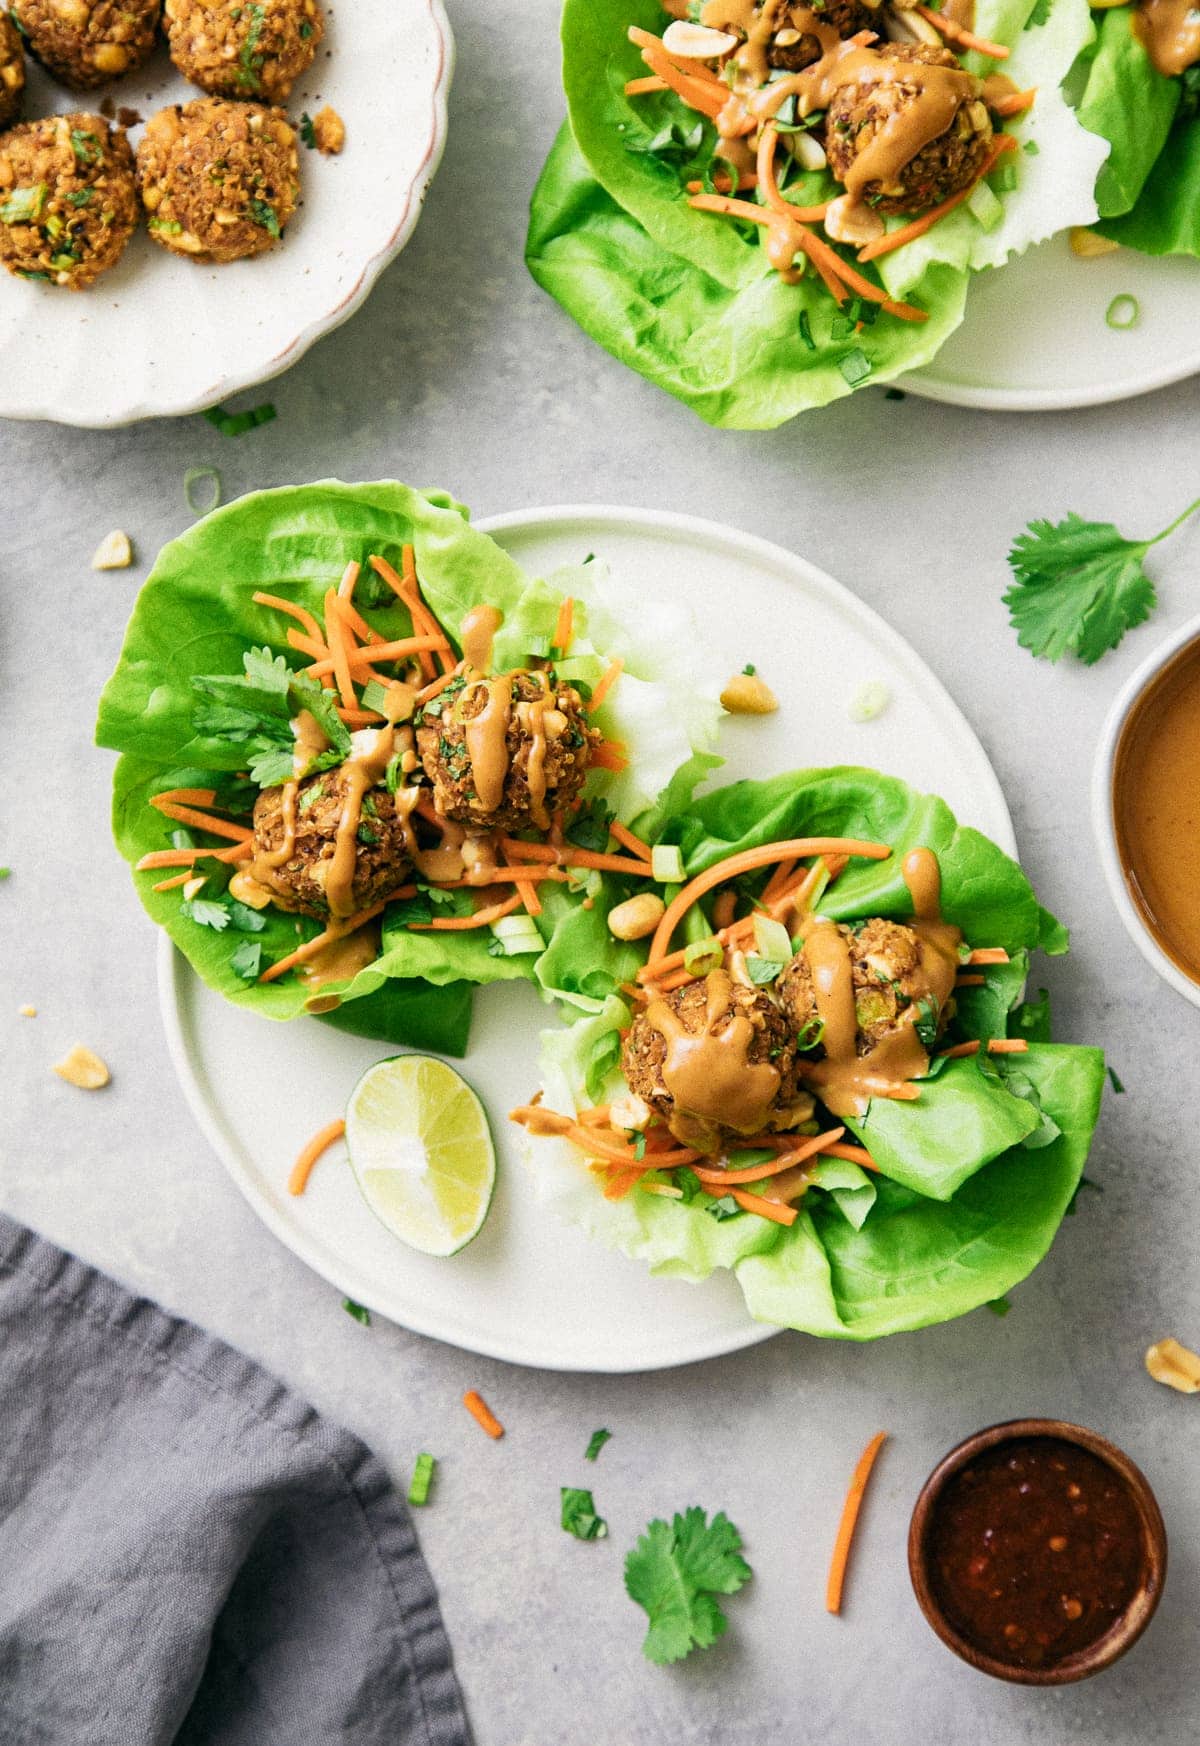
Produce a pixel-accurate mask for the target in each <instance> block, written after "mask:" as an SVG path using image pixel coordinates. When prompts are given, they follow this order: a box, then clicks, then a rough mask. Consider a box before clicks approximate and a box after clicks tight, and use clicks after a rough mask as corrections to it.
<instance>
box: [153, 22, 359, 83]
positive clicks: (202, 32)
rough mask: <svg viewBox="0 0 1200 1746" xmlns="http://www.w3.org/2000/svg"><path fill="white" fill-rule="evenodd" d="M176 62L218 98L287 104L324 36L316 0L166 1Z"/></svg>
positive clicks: (187, 75)
mask: <svg viewBox="0 0 1200 1746" xmlns="http://www.w3.org/2000/svg"><path fill="white" fill-rule="evenodd" d="M163 18H164V21H165V23H166V29H167V42H168V44H169V46H170V50H171V59H172V60H173V61H174V62H175V65H176V66H177V67H178V68H179V71H180V72H181V73H182V74H183V76H184V78H185V79H190V80H191V82H192V84H193V85H199V87H200V89H201V90H202V91H210V92H211V93H212V94H213V96H215V97H261V98H262V99H263V101H264V102H267V103H286V102H287V99H288V96H289V95H290V93H291V89H292V86H293V84H294V83H295V81H296V80H297V79H298V78H299V77H300V75H301V74H302V73H305V72H307V71H308V68H309V67H310V66H311V65H312V60H313V56H314V55H315V54H316V52H317V46H318V44H319V43H320V41H321V38H322V36H323V35H324V34H325V21H324V19H323V18H322V16H321V11H320V8H319V7H318V5H317V3H316V0H242V3H241V4H239V5H231V4H230V0H165V5H164V8H163Z"/></svg>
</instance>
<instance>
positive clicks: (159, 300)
mask: <svg viewBox="0 0 1200 1746" xmlns="http://www.w3.org/2000/svg"><path fill="white" fill-rule="evenodd" d="M325 18H326V33H325V40H324V42H323V43H322V45H321V47H320V49H319V51H318V53H317V58H316V60H315V61H314V63H313V65H312V67H311V68H310V69H309V72H308V73H307V74H306V75H305V77H304V78H303V79H302V80H301V81H299V82H298V83H297V85H296V86H295V88H294V90H293V92H292V96H291V99H290V102H289V103H288V106H287V107H288V110H289V113H290V115H291V117H292V120H293V121H294V122H295V121H298V120H299V118H300V116H301V115H302V114H303V113H304V112H305V111H307V112H308V113H309V114H310V115H315V114H316V113H317V111H318V110H320V109H321V108H323V107H324V105H325V104H326V103H330V104H332V105H333V107H334V108H335V109H336V110H337V112H338V114H339V115H340V116H341V117H342V119H343V120H344V122H345V123H346V148H345V150H344V151H343V152H342V154H341V156H340V157H336V158H325V157H322V156H321V155H320V154H319V153H318V152H315V151H306V150H305V149H304V147H303V146H301V148H300V174H301V179H302V182H301V186H302V204H301V206H300V209H299V211H298V212H297V214H296V217H295V218H294V219H293V220H292V222H291V224H290V225H289V226H288V229H287V234H286V236H285V237H284V240H283V242H282V243H281V244H280V245H279V246H278V247H277V248H275V249H272V250H271V251H270V252H269V253H268V254H266V255H261V256H259V257H258V259H256V260H252V261H238V262H234V263H232V264H230V265H227V266H220V267H214V266H202V265H199V264H197V263H195V262H192V261H187V260H183V259H181V258H180V257H179V256H177V255H171V254H168V252H167V251H166V250H165V249H162V248H159V247H158V246H157V245H156V244H155V243H153V242H151V240H150V237H149V235H148V234H147V232H146V230H145V229H144V227H143V228H142V229H139V231H138V232H137V234H136V235H135V236H134V237H133V239H132V240H131V242H130V244H129V247H128V248H127V249H126V251H125V254H124V255H123V256H122V258H121V260H120V262H119V263H118V264H117V266H116V267H114V268H113V270H112V272H110V273H106V274H105V275H104V276H103V278H101V279H100V280H99V281H98V282H97V283H96V285H95V286H93V287H92V289H91V290H88V291H79V292H69V291H64V290H60V289H58V288H57V287H54V286H49V285H40V284H29V283H26V282H24V281H22V280H20V279H15V278H13V277H11V275H9V274H8V273H3V272H0V417H5V418H50V419H55V420H57V421H58V422H59V423H60V424H76V425H88V426H104V425H119V424H128V423H130V422H131V421H132V420H134V419H139V418H160V417H168V416H173V415H175V414H179V413H187V412H196V411H199V410H200V409H201V408H202V407H206V406H211V405H212V404H213V403H214V402H215V401H219V400H222V399H224V398H225V396H226V395H231V394H234V393H236V392H237V391H238V390H239V389H241V388H249V387H251V386H253V385H254V384H255V383H258V382H265V381H266V380H267V379H268V378H269V377H271V376H277V375H279V374H280V372H281V371H283V370H286V369H288V368H289V367H290V366H291V365H292V364H294V363H295V362H296V360H297V359H298V358H300V357H301V356H303V354H304V353H305V352H306V351H307V350H308V348H309V346H310V345H312V343H313V341H314V340H316V339H319V338H320V337H321V335H322V334H325V333H328V332H329V331H330V330H331V329H332V328H335V327H337V326H338V325H339V324H340V323H341V322H343V321H345V320H346V319H347V318H348V317H349V316H351V315H353V313H354V311H355V310H356V309H357V308H358V307H359V305H360V304H361V303H362V302H363V300H364V299H365V298H366V296H367V294H368V292H369V291H370V290H371V287H372V286H373V285H374V283H375V280H376V279H377V278H378V277H379V274H380V273H381V272H382V271H383V268H384V267H385V266H387V264H388V262H389V261H391V260H392V259H394V257H395V256H396V255H397V254H399V252H400V250H401V249H402V248H403V247H404V245H405V243H406V242H407V241H408V238H409V236H410V235H411V234H412V231H413V227H414V226H415V224H416V222H417V219H418V217H419V216H420V211H421V202H422V200H423V198H424V195H425V190H426V188H427V187H428V185H429V181H430V179H431V177H432V176H433V173H434V171H435V170H436V168H437V165H438V161H439V159H440V157H441V155H442V147H443V144H444V142H445V136H446V95H447V92H448V89H449V85H450V75H451V71H452V68H453V60H454V46H453V40H452V38H451V35H450V26H449V24H448V22H447V19H446V15H445V12H444V11H443V9H442V0H333V4H332V5H330V4H328V0H325ZM29 72H30V85H29V90H28V93H27V98H26V105H25V114H26V115H27V116H31V117H32V116H38V115H46V114H49V113H51V112H52V111H60V112H61V111H63V110H75V109H88V108H91V109H96V108H98V106H99V104H100V101H101V99H102V98H105V97H111V99H112V101H113V103H114V104H115V105H117V106H118V107H125V108H128V109H133V110H136V111H137V113H138V114H139V115H141V116H142V117H144V118H146V119H148V118H149V117H150V116H151V115H152V114H153V113H154V112H155V110H157V109H161V108H163V107H164V106H165V105H166V104H169V103H186V102H189V101H190V100H191V99H192V98H194V97H201V96H203V92H201V91H198V90H196V89H195V87H194V86H190V85H187V84H186V83H185V81H184V80H183V79H181V78H180V77H179V75H178V74H177V73H176V72H175V69H174V67H173V66H172V65H171V63H170V61H169V60H168V59H167V53H166V49H165V47H163V46H162V44H161V43H160V45H159V47H158V49H157V50H156V52H155V55H154V57H153V59H152V60H151V61H150V62H149V63H148V64H147V65H146V66H145V67H143V68H142V69H141V71H140V72H138V73H134V74H132V75H131V76H130V77H129V78H127V79H124V80H122V81H120V82H119V83H118V84H116V85H113V86H111V87H106V88H105V89H104V90H103V91H97V92H91V93H71V92H68V91H66V90H64V89H63V88H62V87H60V86H56V85H55V84H54V83H53V82H52V81H51V80H50V78H49V77H48V76H47V74H46V73H45V72H44V71H43V69H42V68H40V67H39V66H38V65H37V64H36V62H33V61H32V60H31V61H30V62H29ZM140 134H141V129H140V127H132V128H131V129H130V138H131V140H132V141H133V142H134V143H135V144H136V142H137V140H138V138H139V137H140Z"/></svg>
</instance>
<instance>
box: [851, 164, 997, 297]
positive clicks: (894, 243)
mask: <svg viewBox="0 0 1200 1746" xmlns="http://www.w3.org/2000/svg"><path fill="white" fill-rule="evenodd" d="M1016 144H1017V142H1016V140H1015V139H1014V138H1013V136H1012V134H1011V133H998V134H996V135H995V136H994V138H993V140H992V143H991V145H990V146H989V147H988V154H987V156H986V157H985V158H984V160H983V164H982V166H981V168H980V171H979V174H978V176H976V178H975V180H974V181H973V182H972V183H971V184H970V186H969V187H967V188H960V189H959V191H958V193H957V194H951V196H950V198H949V199H948V200H943V201H942V202H941V204H940V205H938V206H931V207H930V209H929V211H928V212H923V213H922V214H921V216H920V218H914V219H913V220H912V222H911V223H910V224H903V225H901V227H900V229H899V230H890V231H888V233H887V234H886V236H881V237H878V238H877V239H876V240H875V242H872V243H868V244H867V245H866V247H865V248H861V249H859V251H858V261H859V265H860V266H864V265H865V264H866V263H867V262H868V261H877V260H878V259H879V257H880V256H881V255H890V254H891V253H892V251H893V249H900V248H903V247H904V245H905V243H910V242H914V241H915V240H916V238H917V237H919V236H924V235H925V232H926V231H927V230H929V229H930V228H931V227H932V226H933V225H935V224H936V223H937V221H938V219H939V218H944V217H945V216H946V214H947V213H948V212H952V211H953V210H954V208H955V207H956V206H961V205H962V203H963V201H964V200H969V199H970V197H971V195H972V194H973V193H974V192H975V190H976V188H978V186H979V184H980V183H981V182H982V181H983V179H984V177H985V176H990V175H991V173H992V171H993V170H994V169H995V168H996V165H997V164H998V163H999V161H1000V159H1001V158H1002V157H1003V156H1004V154H1005V152H1008V151H1014V150H1015V149H1016Z"/></svg>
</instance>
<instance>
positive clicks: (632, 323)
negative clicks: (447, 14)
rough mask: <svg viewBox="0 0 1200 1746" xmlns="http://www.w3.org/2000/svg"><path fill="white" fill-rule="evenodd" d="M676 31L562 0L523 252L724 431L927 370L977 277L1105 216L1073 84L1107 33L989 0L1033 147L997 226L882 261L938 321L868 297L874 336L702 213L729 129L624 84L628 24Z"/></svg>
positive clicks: (1099, 145)
mask: <svg viewBox="0 0 1200 1746" xmlns="http://www.w3.org/2000/svg"><path fill="white" fill-rule="evenodd" d="M668 22H669V20H668V18H667V15H666V14H665V13H664V12H663V11H662V9H661V8H660V6H659V5H658V3H657V0H565V5H564V9H563V22H562V38H563V82H564V87H565V91H566V96H567V105H568V122H567V124H566V125H565V126H564V128H563V130H562V132H561V133H560V134H559V136H558V139H557V140H556V142H555V145H554V147H553V150H552V151H551V153H550V156H549V159H548V161H547V163H546V166H545V168H544V170H543V172H542V175H541V178H540V180H539V182H538V185H537V188H536V190H535V192H534V196H533V203H532V211H531V222H530V229H529V236H528V243H527V261H528V264H529V267H530V270H531V272H532V273H533V276H534V278H535V279H537V281H538V282H539V284H541V285H542V286H543V287H544V288H545V289H546V290H548V291H549V292H550V294H551V295H552V296H554V297H555V298H556V299H557V301H558V302H560V303H561V304H562V305H563V307H564V308H565V309H566V310H567V312H568V313H569V314H570V315H572V316H573V317H574V318H575V320H576V321H578V322H579V324H580V325H581V326H582V327H584V328H585V330H586V331H587V332H588V333H590V334H591V335H592V337H593V338H594V339H596V340H598V341H599V342H600V344H601V345H603V346H605V347H606V348H607V349H608V350H609V351H610V352H612V353H613V355H614V356H616V357H618V358H620V359H621V360H622V361H623V362H625V363H629V364H631V365H632V366H633V367H634V368H635V369H637V370H638V371H639V372H640V373H641V374H643V375H645V376H646V377H648V379H650V380H651V381H654V382H656V383H657V384H658V385H659V386H660V387H663V388H665V389H666V390H667V392H668V393H671V394H673V395H675V396H676V398H678V399H680V400H683V401H684V402H685V403H686V404H688V405H690V406H692V407H693V408H694V409H695V410H696V411H697V412H698V413H699V414H700V415H701V417H703V418H704V419H706V420H707V421H708V422H709V423H712V424H716V425H726V426H730V427H734V428H741V429H767V428H772V427H774V426H776V425H778V424H780V423H782V422H783V421H784V420H786V419H788V418H791V417H793V416H794V415H795V414H797V413H799V412H801V411H804V410H805V409H807V408H810V407H816V406H822V405H825V404H827V403H828V402H829V401H831V400H834V399H836V398H839V397H840V396H842V395H845V394H848V393H850V392H852V391H853V389H855V388H857V387H860V386H862V385H864V384H865V383H868V382H873V383H882V382H887V381H890V380H892V379H893V378H895V377H896V376H898V375H900V374H902V373H904V372H906V371H909V370H913V369H916V368H917V367H919V366H920V365H921V364H923V363H926V362H928V360H929V359H930V358H932V357H933V356H934V354H935V353H936V352H937V350H938V349H939V348H940V346H941V345H942V344H943V342H944V341H945V340H946V339H947V338H948V336H949V335H950V333H952V332H953V331H954V329H955V328H956V327H957V326H958V324H959V322H960V321H961V320H962V316H963V310H964V306H965V299H966V292H967V287H968V283H969V278H970V274H971V273H972V272H973V271H978V270H980V269H982V268H984V267H988V266H999V265H1001V264H1002V263H1003V262H1004V261H1005V260H1007V259H1008V258H1009V257H1010V256H1011V255H1013V254H1015V253H1019V252H1021V251H1022V250H1024V249H1026V248H1028V247H1029V246H1030V245H1031V244H1033V243H1036V242H1039V241H1041V240H1043V239H1044V238H1045V237H1048V236H1050V235H1052V234H1053V233H1054V232H1055V231H1057V230H1060V229H1062V228H1064V227H1065V226H1068V225H1076V224H1089V223H1091V222H1092V221H1093V220H1094V219H1095V218H1096V216H1097V207H1096V203H1095V198H1094V194H1093V189H1094V186H1095V181H1096V176H1097V172H1098V170H1099V169H1100V165H1101V163H1102V161H1103V158H1104V156H1105V152H1106V149H1107V147H1106V144H1105V142H1104V141H1102V140H1100V139H1098V138H1097V137H1096V135H1095V133H1091V132H1088V131H1087V129H1086V128H1085V127H1084V126H1082V125H1081V123H1080V121H1079V119H1078V118H1077V116H1076V115H1075V113H1074V111H1073V110H1072V109H1071V108H1070V107H1069V105H1068V104H1067V102H1066V101H1065V99H1064V97H1063V94H1062V89H1061V88H1062V84H1063V81H1064V80H1065V78H1066V77H1067V74H1068V73H1069V71H1070V69H1071V67H1072V65H1073V64H1074V63H1075V62H1076V61H1077V60H1078V57H1079V56H1080V55H1081V54H1082V52H1083V51H1084V50H1085V48H1086V46H1087V45H1088V44H1089V42H1090V41H1091V38H1092V34H1093V32H1092V25H1091V20H1090V14H1089V12H1088V8H1087V5H1086V0H980V3H979V6H978V9H977V18H976V25H975V28H976V30H977V31H979V32H980V33H982V34H985V35H986V36H988V37H990V38H992V39H995V40H998V41H999V42H1001V43H1003V44H1005V45H1006V46H1010V47H1011V48H1012V50H1013V53H1012V56H1011V59H1010V61H1009V62H1007V63H1006V64H1005V71H1006V72H1007V71H1010V70H1011V73H1012V76H1013V77H1014V79H1015V80H1016V81H1017V82H1018V83H1020V84H1021V85H1022V86H1024V87H1034V86H1036V87H1037V90H1038V97H1037V101H1036V102H1035V104H1034V105H1033V107H1032V109H1030V110H1028V111H1027V112H1026V113H1025V114H1023V115H1021V116H1018V117H1017V118H1016V119H1015V120H1013V121H1012V122H1011V123H1010V124H1008V126H1009V131H1010V132H1012V133H1013V134H1014V136H1015V138H1016V140H1017V142H1018V144H1019V146H1020V147H1022V148H1023V149H1020V150H1016V151H1009V152H1008V153H1006V154H1005V156H1004V158H1003V160H1002V167H1001V169H999V170H998V171H997V173H996V175H995V176H993V177H992V179H991V184H990V186H992V187H993V189H994V190H996V193H995V200H994V202H993V203H989V207H988V208H983V209H981V211H982V218H977V217H976V216H974V214H973V212H972V211H971V210H969V209H968V208H967V207H966V206H965V205H964V206H960V207H959V208H958V209H957V210H955V211H953V212H950V213H948V214H947V215H946V216H945V217H944V218H942V219H941V220H940V221H939V222H938V223H936V224H935V225H934V226H933V227H932V229H930V230H929V231H927V232H926V233H925V235H924V236H922V237H920V238H919V239H917V240H915V241H913V242H910V243H908V244H906V245H905V246H904V247H902V248H899V249H897V250H895V251H894V252H893V253H892V254H890V255H887V256H885V257H883V258H882V260H881V262H880V263H879V265H880V269H881V270H880V274H879V277H880V280H881V282H882V284H883V285H884V286H885V287H886V289H887V290H888V291H889V292H890V293H891V294H892V295H893V296H903V297H904V298H905V299H907V300H908V301H909V302H911V303H912V304H914V305H915V306H917V307H918V308H920V309H921V310H922V311H923V312H924V313H925V314H926V316H927V319H926V320H925V321H923V322H917V321H905V320H901V319H899V318H897V317H895V316H892V315H889V314H886V313H884V314H881V315H879V316H878V318H877V319H875V320H873V321H872V320H870V316H871V313H872V310H871V307H870V306H869V305H868V307H867V311H866V322H865V325H864V324H862V323H861V321H860V320H859V319H856V320H854V321H848V320H847V319H846V317H845V312H844V311H843V312H840V313H839V311H838V309H837V307H836V305H835V304H834V303H833V301H832V300H831V298H830V296H829V293H828V292H827V290H826V289H825V288H824V286H823V285H822V284H821V282H820V281H819V279H818V278H817V277H816V275H815V274H814V273H811V272H810V273H808V274H806V275H805V276H804V277H803V278H802V279H801V281H800V283H799V284H796V285H791V284H786V283H784V282H783V281H782V280H781V279H780V278H779V276H778V275H777V274H776V273H775V272H774V270H773V269H772V268H771V266H770V264H769V262H768V260H767V256H766V252H765V249H764V248H763V246H762V243H761V239H760V237H759V235H758V234H757V227H756V226H753V225H746V224H739V223H733V222H731V221H730V220H729V219H728V218H724V217H719V216H716V215H714V214H711V213H706V212H701V211H697V210H695V209H693V208H692V207H691V206H689V204H688V200H687V193H686V186H685V185H686V183H687V182H688V181H689V180H698V181H701V182H703V181H704V180H705V178H706V177H707V178H710V179H711V175H712V166H713V151H714V147H715V144H716V130H715V128H714V127H713V125H712V124H711V122H708V121H707V120H706V119H705V118H704V117H703V116H700V115H698V114H697V113H696V111H694V110H692V109H690V108H689V107H688V106H687V105H686V104H685V103H683V102H682V100H681V99H680V98H679V97H677V96H676V95H675V94H674V92H672V91H663V92H655V93H648V94H642V95H638V96H633V97H627V96H626V95H625V90H624V87H625V84H626V82H627V81H628V80H630V79H634V78H637V77H639V76H640V75H643V74H644V73H645V71H646V68H645V65H644V64H643V62H642V59H641V56H640V53H639V50H638V48H637V47H636V46H635V45H634V44H633V43H631V42H630V41H629V40H628V37H627V34H626V33H627V30H628V27H629V26H630V25H636V26H639V27H641V28H643V29H645V30H648V31H651V32H653V33H654V34H656V35H658V34H661V32H662V30H663V27H664V25H665V24H667V23H668ZM965 64H966V65H967V66H968V69H969V70H971V71H977V72H981V71H984V70H988V69H990V66H991V63H985V62H983V61H982V60H981V59H980V57H978V56H975V55H968V56H966V57H965ZM838 192H839V187H838V184H836V183H835V182H834V180H833V178H832V176H831V175H830V174H829V173H828V172H827V171H821V172H815V173H813V172H809V173H801V174H800V175H799V176H798V177H797V178H796V179H795V180H794V181H793V182H792V184H791V185H790V186H789V187H788V189H787V197H788V198H789V199H790V200H792V201H794V202H795V203H797V204H808V203H812V202H819V201H824V200H828V199H829V198H830V197H831V196H832V195H834V194H836V193H838ZM985 193H986V190H985ZM751 198H753V196H751ZM901 222H902V220H900V219H892V220H890V221H889V227H890V228H892V229H895V228H896V227H897V226H898V225H899V224H900V223H901ZM858 313H859V316H860V317H861V311H860V312H858ZM856 329H857V331H856Z"/></svg>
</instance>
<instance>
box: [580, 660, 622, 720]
mask: <svg viewBox="0 0 1200 1746" xmlns="http://www.w3.org/2000/svg"><path fill="white" fill-rule="evenodd" d="M624 670H625V663H624V661H623V660H622V659H621V657H620V655H618V656H617V658H616V660H615V661H613V662H612V663H611V665H609V666H607V667H606V668H605V669H604V671H603V673H601V675H600V677H599V679H597V681H596V688H595V690H594V691H593V692H592V697H591V702H590V703H589V704H588V709H589V710H594V709H599V707H600V705H601V704H602V703H603V702H604V699H605V698H606V697H607V696H608V694H609V692H610V691H611V690H612V688H613V686H614V685H615V684H616V682H617V680H618V679H619V678H620V677H621V674H622V673H623V672H624Z"/></svg>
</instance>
